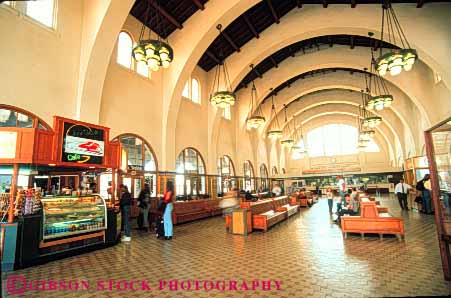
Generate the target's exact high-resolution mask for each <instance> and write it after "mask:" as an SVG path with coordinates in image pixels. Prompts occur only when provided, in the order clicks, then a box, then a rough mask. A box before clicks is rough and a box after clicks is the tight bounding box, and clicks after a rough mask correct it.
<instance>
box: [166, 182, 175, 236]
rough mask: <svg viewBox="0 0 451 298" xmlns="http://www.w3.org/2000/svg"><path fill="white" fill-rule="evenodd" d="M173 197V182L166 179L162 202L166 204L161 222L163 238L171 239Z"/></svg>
mask: <svg viewBox="0 0 451 298" xmlns="http://www.w3.org/2000/svg"><path fill="white" fill-rule="evenodd" d="M173 197H174V182H172V181H168V182H167V184H166V192H165V193H164V203H165V204H166V208H165V209H164V214H163V223H164V236H165V237H164V239H166V240H171V239H172V233H173V232H172V209H173V204H172V198H173Z"/></svg>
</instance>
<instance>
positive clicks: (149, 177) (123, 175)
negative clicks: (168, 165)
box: [100, 133, 158, 216]
mask: <svg viewBox="0 0 451 298" xmlns="http://www.w3.org/2000/svg"><path fill="white" fill-rule="evenodd" d="M113 141H119V142H120V144H121V148H122V152H121V160H122V162H121V163H122V165H121V170H119V177H118V180H117V181H118V183H119V184H121V183H122V184H125V185H127V187H128V189H129V191H130V193H131V194H132V197H133V198H135V199H137V198H138V196H139V193H140V192H141V190H142V189H143V187H144V184H149V187H150V193H151V196H152V197H156V196H157V193H158V189H157V177H158V162H157V159H156V156H155V153H154V151H153V149H152V147H151V146H150V144H149V143H148V142H147V141H146V140H144V138H142V137H141V136H139V135H136V134H133V133H125V134H121V135H119V136H117V137H115V138H114V139H113ZM107 175H108V174H107ZM111 179H112V177H111V174H109V176H108V177H107V182H105V179H101V182H100V183H101V184H100V191H101V192H102V191H103V192H105V191H106V189H107V188H108V181H111ZM134 202H136V200H134ZM137 212H138V208H137V207H136V206H134V207H132V216H136V215H137Z"/></svg>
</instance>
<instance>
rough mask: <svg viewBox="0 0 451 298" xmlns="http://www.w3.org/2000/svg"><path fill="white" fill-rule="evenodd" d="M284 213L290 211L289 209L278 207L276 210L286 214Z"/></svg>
mask: <svg viewBox="0 0 451 298" xmlns="http://www.w3.org/2000/svg"><path fill="white" fill-rule="evenodd" d="M284 211H288V209H287V207H277V208H276V212H284Z"/></svg>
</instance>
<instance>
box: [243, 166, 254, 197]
mask: <svg viewBox="0 0 451 298" xmlns="http://www.w3.org/2000/svg"><path fill="white" fill-rule="evenodd" d="M243 173H244V177H243V186H244V190H246V191H250V192H252V191H255V172H254V167H253V166H252V163H251V162H250V161H249V160H246V161H245V162H244V164H243Z"/></svg>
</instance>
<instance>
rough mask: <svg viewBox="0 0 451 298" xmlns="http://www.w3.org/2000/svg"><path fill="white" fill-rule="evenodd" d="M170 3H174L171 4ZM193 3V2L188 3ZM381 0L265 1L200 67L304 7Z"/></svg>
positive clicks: (225, 32)
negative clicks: (305, 5) (307, 5)
mask: <svg viewBox="0 0 451 298" xmlns="http://www.w3.org/2000/svg"><path fill="white" fill-rule="evenodd" d="M169 2H170V1H169ZM187 2H189V1H187ZM391 2H392V3H415V4H417V7H422V6H423V3H424V2H442V1H436V0H432V1H421V3H420V2H419V1H417V0H392V1H391ZM380 3H381V1H380V0H355V1H350V0H266V1H261V2H259V3H257V4H256V5H254V6H253V7H251V8H250V9H248V10H247V11H246V12H244V13H243V14H241V15H240V16H238V17H237V18H236V19H235V20H234V21H233V22H232V23H231V24H229V25H228V26H227V27H226V28H225V29H224V30H223V34H222V35H220V36H218V37H217V38H216V39H215V40H214V41H213V42H212V43H211V44H210V46H209V47H208V49H207V50H206V51H205V53H204V54H203V56H202V57H201V59H200V60H199V63H198V64H199V66H200V67H201V68H203V69H204V70H205V71H209V70H211V69H212V68H213V67H215V66H216V65H217V64H218V63H219V61H220V59H219V57H218V56H216V55H215V53H220V51H221V52H222V55H223V57H225V58H227V57H228V56H230V55H231V54H233V53H234V52H240V51H241V48H242V47H243V46H244V45H245V44H246V43H248V42H249V41H250V40H252V39H254V38H260V34H261V33H262V32H263V31H264V30H265V29H267V28H268V27H270V26H271V25H273V24H278V23H279V22H280V19H281V18H283V16H285V15H286V14H288V13H289V12H290V11H291V10H293V9H295V8H298V9H300V8H302V5H303V4H319V5H322V6H323V7H324V8H327V7H328V5H329V4H347V5H349V6H348V7H349V8H350V9H351V8H354V7H355V6H356V5H358V4H380Z"/></svg>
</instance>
